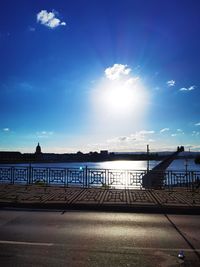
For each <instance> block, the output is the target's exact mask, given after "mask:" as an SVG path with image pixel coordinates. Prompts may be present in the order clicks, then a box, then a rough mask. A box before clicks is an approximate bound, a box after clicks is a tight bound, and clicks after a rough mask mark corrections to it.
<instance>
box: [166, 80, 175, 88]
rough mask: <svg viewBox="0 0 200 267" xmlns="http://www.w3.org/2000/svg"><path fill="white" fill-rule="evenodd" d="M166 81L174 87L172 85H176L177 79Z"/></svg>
mask: <svg viewBox="0 0 200 267" xmlns="http://www.w3.org/2000/svg"><path fill="white" fill-rule="evenodd" d="M166 83H167V86H169V87H172V86H175V84H176V81H174V80H170V81H167V82H166Z"/></svg>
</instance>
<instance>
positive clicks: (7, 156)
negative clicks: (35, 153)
mask: <svg viewBox="0 0 200 267" xmlns="http://www.w3.org/2000/svg"><path fill="white" fill-rule="evenodd" d="M21 159H22V154H21V153H20V152H14V151H0V162H18V161H21Z"/></svg>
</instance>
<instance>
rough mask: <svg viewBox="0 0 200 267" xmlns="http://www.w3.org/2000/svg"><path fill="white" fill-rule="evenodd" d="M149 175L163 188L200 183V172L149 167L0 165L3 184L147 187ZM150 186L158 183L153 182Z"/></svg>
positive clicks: (199, 184) (190, 187)
mask: <svg viewBox="0 0 200 267" xmlns="http://www.w3.org/2000/svg"><path fill="white" fill-rule="evenodd" d="M149 174H150V176H151V177H154V178H157V183H156V187H157V188H158V187H159V188H160V189H166V188H167V189H174V188H178V187H184V188H187V189H189V190H190V189H192V190H193V189H195V188H197V187H199V186H200V172H199V171H165V172H164V171H162V172H161V171H149V172H148V171H147V170H118V169H115V170H114V169H96V168H88V167H87V166H86V167H84V168H82V167H81V168H57V167H56V168H54V167H52V168H49V167H48V168H46V167H32V166H24V167H21V166H20V167H16V166H5V167H4V166H3V167H0V183H7V184H41V185H62V186H66V187H71V186H79V187H85V188H89V187H101V188H126V189H131V188H137V189H145V188H146V187H145V185H144V177H148V176H147V175H149ZM148 178H149V177H148ZM154 180H155V179H154ZM158 180H159V182H158ZM148 188H149V187H148ZM150 188H155V186H154V185H153V184H151V187H150Z"/></svg>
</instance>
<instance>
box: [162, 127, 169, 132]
mask: <svg viewBox="0 0 200 267" xmlns="http://www.w3.org/2000/svg"><path fill="white" fill-rule="evenodd" d="M167 131H169V128H163V129H161V130H160V133H164V132H167Z"/></svg>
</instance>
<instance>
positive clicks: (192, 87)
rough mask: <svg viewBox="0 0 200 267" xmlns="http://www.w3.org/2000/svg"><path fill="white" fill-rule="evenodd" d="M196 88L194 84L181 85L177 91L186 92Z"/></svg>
mask: <svg viewBox="0 0 200 267" xmlns="http://www.w3.org/2000/svg"><path fill="white" fill-rule="evenodd" d="M195 88H196V86H195V85H192V86H190V87H187V88H186V87H182V88H180V89H179V91H182V92H184V91H186V92H188V91H192V90H194V89H195Z"/></svg>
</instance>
